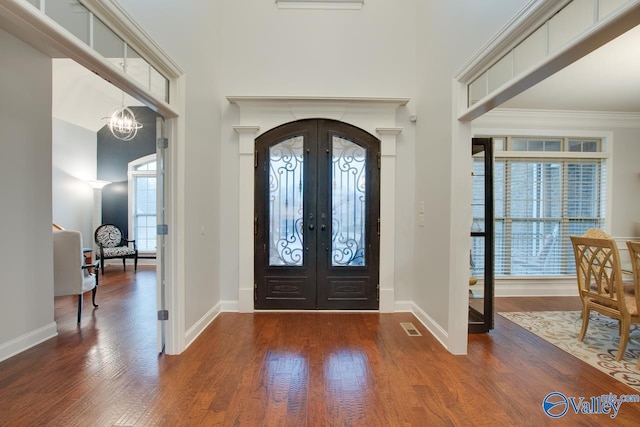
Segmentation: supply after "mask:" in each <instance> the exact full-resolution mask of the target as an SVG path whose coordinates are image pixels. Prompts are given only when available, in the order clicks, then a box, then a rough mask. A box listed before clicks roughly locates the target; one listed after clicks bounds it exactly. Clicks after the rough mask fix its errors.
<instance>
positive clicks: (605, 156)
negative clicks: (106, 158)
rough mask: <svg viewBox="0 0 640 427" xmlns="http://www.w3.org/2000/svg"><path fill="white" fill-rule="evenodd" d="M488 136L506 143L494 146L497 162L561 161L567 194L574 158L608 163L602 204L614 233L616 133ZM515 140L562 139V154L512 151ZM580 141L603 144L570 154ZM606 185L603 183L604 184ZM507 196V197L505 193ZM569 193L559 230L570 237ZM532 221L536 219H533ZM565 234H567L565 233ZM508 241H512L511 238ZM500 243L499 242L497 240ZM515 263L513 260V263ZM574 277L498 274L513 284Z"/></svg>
mask: <svg viewBox="0 0 640 427" xmlns="http://www.w3.org/2000/svg"><path fill="white" fill-rule="evenodd" d="M485 135H493V138H494V144H496V140H502V142H499V143H498V144H496V145H494V147H496V150H495V151H494V162H496V161H497V160H498V159H505V160H509V159H514V160H515V159H524V160H526V159H528V158H529V159H542V160H550V161H553V160H559V161H560V162H562V163H563V166H562V173H563V174H564V175H563V176H562V181H561V184H562V188H561V190H562V191H563V192H565V193H566V185H565V184H566V183H567V177H566V174H567V168H566V165H565V163H567V162H570V160H571V159H576V160H578V159H579V160H589V159H594V160H602V161H603V162H604V165H605V166H604V167H605V170H604V172H603V173H604V175H603V179H604V180H605V183H604V188H603V193H601V194H604V198H605V200H604V201H603V202H601V203H602V207H603V209H604V219H603V224H602V227H603V228H604V229H605V230H610V229H611V215H612V210H611V206H612V177H611V174H612V169H613V167H612V160H611V159H612V147H613V137H612V133H611V132H584V131H564V132H557V131H554V132H548V131H546V132H539V133H529V132H525V133H519V132H514V131H513V129H510V130H500V131H497V130H492V131H491V132H486V133H482V136H485ZM540 135H545V136H542V137H541V136H540ZM475 136H480V135H475ZM514 139H526V140H542V141H549V140H561V151H511V150H510V149H511V148H512V145H511V144H512V141H513V140H514ZM576 140H581V141H583V142H584V141H598V143H599V147H598V148H599V150H600V151H597V152H582V151H568V150H569V141H576ZM500 144H502V147H504V148H505V149H502V150H500V151H498V149H499V148H502V147H500ZM601 183H602V182H601ZM505 188H508V184H507V182H505ZM505 196H506V194H505ZM567 197H568V196H567V194H563V200H564V202H563V203H562V206H561V209H562V210H563V213H562V215H561V221H560V230H559V234H560V235H561V236H568V235H569V234H568V223H569V222H571V221H570V218H568V217H566V212H565V211H566V208H567V202H566V200H567ZM507 201H508V197H507V198H505V203H507ZM506 209H507V206H506V205H505V212H503V215H500V216H498V215H497V214H496V215H495V218H494V221H495V222H496V223H497V222H501V223H502V224H506V221H507V219H508V217H509V215H508V211H507V210H506ZM476 220H477V219H476V218H475V217H473V216H472V221H474V222H475V221H476ZM532 220H534V219H533V218H532ZM544 220H545V218H543V217H541V218H539V221H544ZM562 233H564V234H562ZM507 240H508V239H507ZM496 242H497V240H496ZM562 244H564V242H562ZM505 251H506V252H505V253H510V251H509V250H507V249H505ZM509 261H511V260H509ZM509 264H511V262H509ZM506 271H510V268H507V269H506ZM571 277H574V276H573V275H571V274H553V275H546V274H545V275H539V274H538V275H533V274H531V275H511V274H503V275H496V278H497V279H500V280H507V281H513V282H520V281H527V280H556V281H557V280H558V279H567V278H571Z"/></svg>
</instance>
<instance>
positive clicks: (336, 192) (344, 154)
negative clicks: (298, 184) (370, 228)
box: [331, 136, 367, 267]
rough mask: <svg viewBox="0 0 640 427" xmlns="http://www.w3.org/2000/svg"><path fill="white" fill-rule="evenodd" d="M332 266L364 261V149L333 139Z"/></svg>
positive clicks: (355, 263)
mask: <svg viewBox="0 0 640 427" xmlns="http://www.w3.org/2000/svg"><path fill="white" fill-rule="evenodd" d="M332 153H333V156H332V187H333V191H332V197H331V213H332V221H331V265H332V266H334V267H344V266H356V265H365V263H366V251H365V248H366V243H367V242H366V229H365V224H366V201H367V182H366V176H367V172H366V163H367V150H366V148H364V147H361V146H359V145H358V144H355V143H353V142H351V141H349V140H347V139H344V138H340V137H337V136H334V137H333V138H332Z"/></svg>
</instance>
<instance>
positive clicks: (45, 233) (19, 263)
mask: <svg viewBox="0 0 640 427" xmlns="http://www.w3.org/2000/svg"><path fill="white" fill-rule="evenodd" d="M0 52H2V60H1V61H0V94H2V95H1V96H0V150H1V151H2V156H0V198H1V200H2V203H0V235H2V238H3V242H4V244H3V245H0V272H2V274H1V275H0V359H2V358H4V357H7V356H8V355H10V354H11V353H12V351H13V349H14V348H16V347H20V346H21V345H23V344H24V345H25V346H29V345H32V344H35V343H36V342H37V341H39V340H42V339H44V338H46V337H47V336H51V334H52V333H53V334H55V324H54V323H53V315H54V308H53V307H54V306H53V249H52V245H53V244H52V237H51V236H52V235H51V59H50V58H48V57H46V56H44V55H43V54H42V53H40V52H39V51H37V50H35V49H33V48H31V47H30V46H28V45H26V44H25V43H24V42H22V41H19V40H17V39H16V38H14V37H13V36H11V35H9V34H8V33H6V32H4V31H2V30H0ZM14 340H16V341H14Z"/></svg>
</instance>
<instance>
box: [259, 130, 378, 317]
mask: <svg viewBox="0 0 640 427" xmlns="http://www.w3.org/2000/svg"><path fill="white" fill-rule="evenodd" d="M379 144H380V142H379V141H378V140H377V139H376V138H375V137H373V136H372V135H370V134H368V133H366V132H364V131H363V130H361V129H358V128H355V127H353V126H351V125H348V124H346V123H341V122H337V121H332V120H300V121H297V122H292V123H288V124H286V125H282V126H280V127H277V128H275V129H272V130H270V131H268V132H266V133H265V134H263V135H262V136H260V137H259V138H258V139H257V140H256V162H255V165H256V175H255V185H256V187H255V202H256V205H255V227H254V228H255V230H254V231H255V251H254V257H255V261H254V270H255V283H256V286H255V290H256V292H255V307H256V308H278V309H282V308H285V309H286V308H291V309H316V308H319V309H377V308H378V294H377V291H378V276H379V273H378V269H379V266H378V264H379V235H378V232H377V226H378V218H379V212H380V197H379V192H380V191H379V187H380V179H379V176H380V171H379V167H378V162H376V160H377V156H376V155H379Z"/></svg>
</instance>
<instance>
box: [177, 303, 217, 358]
mask: <svg viewBox="0 0 640 427" xmlns="http://www.w3.org/2000/svg"><path fill="white" fill-rule="evenodd" d="M220 313H222V303H220V302H219V303H218V304H216V305H215V306H214V307H213V308H211V310H209V311H208V312H207V313H205V315H204V316H202V317H201V318H200V320H198V321H197V322H196V323H195V324H194V325H193V326H192V327H190V328H189V330H188V331H187V333H186V334H185V336H184V342H185V346H184V350H186V349H187V348H188V347H189V346H190V345H191V343H193V342H194V341H195V340H196V338H198V336H199V335H200V334H201V333H202V332H203V331H204V330H205V329H206V328H207V326H209V325H210V324H211V322H213V321H214V319H215V318H216V317H218V315H219V314H220ZM184 350H183V351H184Z"/></svg>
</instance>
